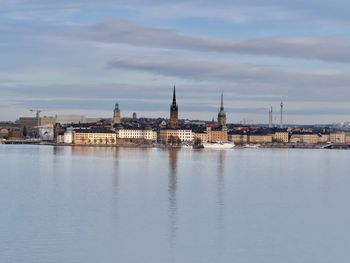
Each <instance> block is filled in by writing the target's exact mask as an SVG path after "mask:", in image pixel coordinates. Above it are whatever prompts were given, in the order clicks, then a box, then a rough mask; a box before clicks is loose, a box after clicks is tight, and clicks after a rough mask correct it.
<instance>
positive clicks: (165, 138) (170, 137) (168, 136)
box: [159, 129, 178, 143]
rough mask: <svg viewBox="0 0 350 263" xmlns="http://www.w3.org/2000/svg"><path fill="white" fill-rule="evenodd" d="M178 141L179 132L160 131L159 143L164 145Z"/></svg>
mask: <svg viewBox="0 0 350 263" xmlns="http://www.w3.org/2000/svg"><path fill="white" fill-rule="evenodd" d="M175 140H178V136H177V130H170V129H164V130H160V131H159V141H161V142H162V143H168V142H171V141H173V142H175Z"/></svg>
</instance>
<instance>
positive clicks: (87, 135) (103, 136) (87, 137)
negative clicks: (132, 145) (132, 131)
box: [73, 130, 117, 145]
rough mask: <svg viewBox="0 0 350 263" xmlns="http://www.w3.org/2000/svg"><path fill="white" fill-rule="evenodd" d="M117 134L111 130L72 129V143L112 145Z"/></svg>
mask: <svg viewBox="0 0 350 263" xmlns="http://www.w3.org/2000/svg"><path fill="white" fill-rule="evenodd" d="M116 140H117V136H116V134H115V132H112V131H103V132H99V131H93V130H75V131H73V143H74V144H80V145H89V144H94V145H113V144H116Z"/></svg>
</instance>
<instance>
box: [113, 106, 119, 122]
mask: <svg viewBox="0 0 350 263" xmlns="http://www.w3.org/2000/svg"><path fill="white" fill-rule="evenodd" d="M119 123H120V109H119V104H118V103H116V104H115V107H114V111H113V122H112V124H113V125H114V124H119Z"/></svg>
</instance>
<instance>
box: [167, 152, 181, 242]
mask: <svg viewBox="0 0 350 263" xmlns="http://www.w3.org/2000/svg"><path fill="white" fill-rule="evenodd" d="M178 152H179V149H177V148H171V149H169V150H168V154H169V183H168V194H169V196H168V200H169V207H168V214H169V231H170V248H173V247H174V245H175V238H176V231H177V196H176V191H177V168H178V167H177V159H178Z"/></svg>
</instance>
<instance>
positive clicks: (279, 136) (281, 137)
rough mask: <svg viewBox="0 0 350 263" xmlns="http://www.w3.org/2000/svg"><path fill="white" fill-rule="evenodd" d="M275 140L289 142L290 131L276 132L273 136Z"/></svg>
mask: <svg viewBox="0 0 350 263" xmlns="http://www.w3.org/2000/svg"><path fill="white" fill-rule="evenodd" d="M273 140H274V141H275V142H282V143H288V142H289V133H288V132H275V134H274V136H273Z"/></svg>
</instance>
